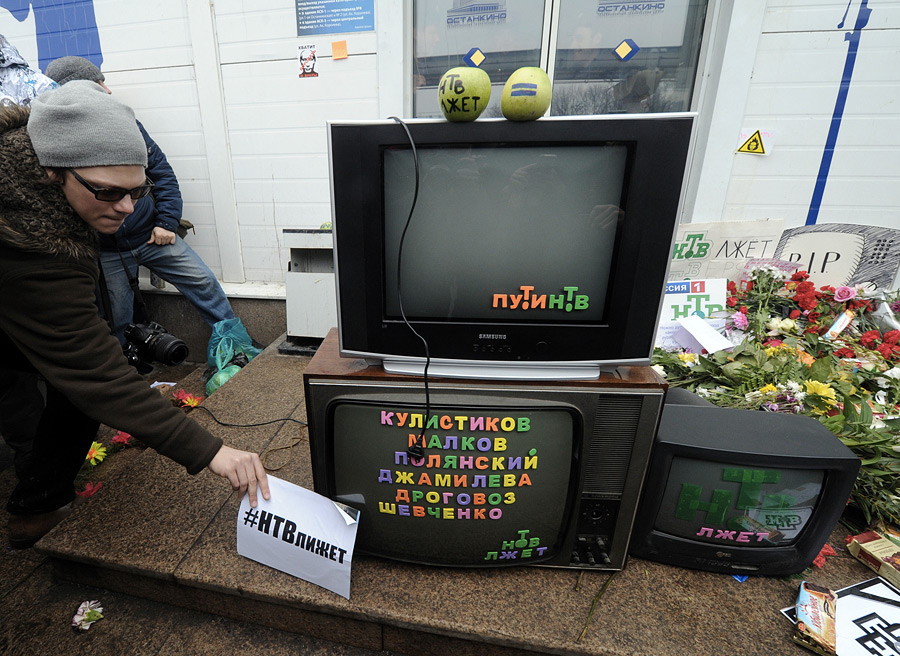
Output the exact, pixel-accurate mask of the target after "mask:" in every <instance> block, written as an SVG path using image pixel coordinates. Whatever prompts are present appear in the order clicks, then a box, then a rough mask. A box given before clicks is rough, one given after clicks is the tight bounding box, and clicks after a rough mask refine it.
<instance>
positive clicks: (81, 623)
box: [72, 600, 103, 631]
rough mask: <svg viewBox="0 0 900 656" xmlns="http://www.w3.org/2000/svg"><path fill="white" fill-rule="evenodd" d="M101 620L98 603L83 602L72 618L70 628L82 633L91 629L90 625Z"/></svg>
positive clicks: (100, 607)
mask: <svg viewBox="0 0 900 656" xmlns="http://www.w3.org/2000/svg"><path fill="white" fill-rule="evenodd" d="M100 619H103V607H102V606H101V605H100V602H99V601H96V600H94V601H83V602H81V605H80V606H79V607H78V610H77V611H76V612H75V616H74V617H73V618H72V626H74V627H75V628H77V629H81V630H82V631H87V630H88V629H89V628H91V624H93V623H94V622H96V621H97V620H100Z"/></svg>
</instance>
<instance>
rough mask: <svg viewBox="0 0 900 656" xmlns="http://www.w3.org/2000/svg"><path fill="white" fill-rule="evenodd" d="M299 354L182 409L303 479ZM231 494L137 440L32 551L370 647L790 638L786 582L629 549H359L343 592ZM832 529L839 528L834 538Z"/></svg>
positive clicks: (650, 647)
mask: <svg viewBox="0 0 900 656" xmlns="http://www.w3.org/2000/svg"><path fill="white" fill-rule="evenodd" d="M309 359H310V358H309V357H305V356H295V355H283V354H280V353H279V352H278V349H277V348H275V347H273V346H270V347H269V348H267V349H266V350H265V351H264V352H263V353H262V354H261V355H260V356H259V357H257V358H256V359H254V360H253V361H252V362H251V363H250V364H249V365H248V366H247V367H245V368H244V369H243V370H242V371H241V372H240V373H238V374H237V375H236V376H235V377H234V378H233V379H232V380H231V381H229V382H228V383H227V384H225V385H224V386H223V387H221V388H220V389H219V390H218V391H216V392H215V393H214V394H212V395H211V396H210V397H209V398H208V399H206V400H205V401H204V402H203V407H204V408H206V409H207V410H208V411H205V410H194V411H193V412H192V416H193V417H195V418H196V419H197V420H198V421H199V422H201V423H202V424H204V425H205V426H207V427H209V428H210V430H212V431H213V432H215V433H217V434H219V435H221V436H222V438H223V439H224V440H225V442H226V443H227V444H230V445H232V446H235V447H238V448H243V449H252V450H256V451H258V452H260V453H262V454H263V455H264V458H265V461H266V464H267V467H268V468H269V469H270V472H271V474H272V475H274V476H277V477H279V478H282V479H285V480H288V481H291V482H293V483H295V484H298V485H301V486H303V487H307V488H309V489H312V487H313V481H312V473H311V468H310V461H309V449H308V442H307V439H308V434H307V431H306V427H305V426H304V425H302V424H301V423H298V422H303V421H304V420H305V415H306V413H305V405H304V394H303V380H302V375H303V370H304V368H305V366H306V365H307V363H308V362H309ZM210 412H211V413H212V414H210ZM213 415H214V416H215V417H216V418H217V419H218V421H219V422H222V424H217V423H216V421H215V420H214V419H213ZM273 420H279V421H274V422H273ZM223 424H224V425H223ZM236 424H242V425H245V426H243V427H239V426H236ZM250 424H256V425H253V426H249V425H250ZM239 502H240V500H239V499H238V498H237V496H236V495H235V494H233V493H232V491H231V489H230V487H229V486H228V485H226V484H223V481H221V479H218V478H217V477H215V476H213V475H212V474H210V473H209V472H202V473H200V474H198V475H197V476H195V477H191V476H189V475H188V474H186V473H185V472H184V471H183V469H182V468H180V467H178V466H177V465H175V464H174V463H172V462H170V461H168V460H166V459H165V458H162V457H160V456H159V455H157V454H156V453H155V452H154V451H152V450H149V449H148V450H144V451H142V452H140V453H138V454H136V457H134V459H133V461H132V462H131V463H130V464H129V466H128V467H127V469H124V470H123V471H122V472H120V473H119V474H118V475H117V476H116V477H115V478H114V479H113V480H110V481H109V482H108V484H107V485H105V486H104V488H103V489H102V491H101V493H98V494H97V495H95V497H94V498H92V499H91V500H90V503H87V504H85V505H84V506H82V507H81V508H79V509H78V511H77V512H76V513H75V514H73V515H72V516H71V517H70V518H69V519H68V520H66V522H64V523H63V524H62V525H61V526H60V527H58V528H57V529H55V530H54V531H52V532H51V533H50V534H48V535H47V536H46V537H45V538H44V539H43V540H42V541H41V542H40V543H39V544H38V545H37V548H36V550H37V552H39V553H40V554H43V555H44V556H45V557H47V558H48V559H49V562H50V563H51V564H52V567H53V571H54V575H55V576H56V577H57V578H58V579H60V580H63V581H66V582H71V583H73V584H81V585H90V586H95V587H98V588H104V589H108V590H112V591H114V592H117V593H125V594H128V595H133V596H136V597H141V598H144V599H147V600H150V601H152V602H154V603H159V604H165V605H167V606H172V607H180V608H184V609H189V610H190V611H192V612H203V613H212V614H215V615H218V616H222V617H225V618H233V619H236V620H240V621H242V622H249V623H253V624H258V625H260V626H262V627H267V628H269V629H273V630H278V631H284V632H292V633H296V634H301V635H303V636H306V637H309V638H312V639H316V640H329V641H334V642H337V643H341V644H342V645H345V646H347V647H348V648H356V649H364V650H370V651H373V652H381V651H386V652H391V653H399V654H410V655H419V654H423V655H435V656H438V655H444V654H451V653H452V654H454V656H467V655H473V656H474V655H476V654H489V655H491V656H512V655H513V654H526V653H527V654H535V653H539V654H580V655H588V654H590V655H597V656H637V655H639V654H640V655H649V656H654V655H663V654H676V653H682V654H712V653H735V654H744V655H749V656H754V655H766V656H770V655H771V654H793V653H796V651H797V650H799V648H796V647H795V646H794V645H793V644H792V643H791V641H790V628H789V626H786V625H785V623H784V621H782V620H783V618H781V617H779V616H778V609H780V608H783V607H785V606H787V605H789V604H791V603H793V601H794V599H795V595H796V585H797V583H796V582H795V581H788V580H783V579H766V578H755V579H750V580H749V581H747V582H745V583H738V582H737V581H736V580H735V579H733V578H732V577H730V576H725V575H719V574H710V573H706V572H694V571H689V570H683V569H678V568H673V567H667V566H665V565H660V564H657V563H651V562H646V561H639V560H632V561H631V562H630V563H629V564H628V565H627V566H626V568H625V569H624V570H623V571H621V572H618V573H616V574H612V573H610V572H601V571H583V570H571V569H551V568H541V567H514V568H496V569H478V570H466V569H448V568H434V567H424V566H417V565H411V564H405V563H398V562H392V561H387V560H383V559H377V558H368V557H363V556H357V557H355V558H354V562H353V571H352V585H351V595H350V599H344V598H343V597H340V596H338V595H336V594H334V593H331V592H329V591H327V590H324V589H323V588H320V587H318V586H315V585H313V584H311V583H308V582H306V581H303V580H301V579H298V578H295V577H292V576H290V575H288V574H286V573H283V572H280V571H277V570H275V569H272V568H269V567H266V566H264V565H261V564H259V563H256V562H254V561H251V560H248V559H246V558H244V557H242V556H240V555H239V554H238V553H237V550H236V546H235V545H236V531H237V514H238V508H239ZM842 537H843V535H841V534H840V532H839V531H838V532H836V534H835V536H833V544H834V545H835V546H838V545H839V543H840V541H841V539H842ZM865 571H866V570H865V568H864V567H862V565H860V564H859V563H858V562H856V561H855V560H853V559H852V558H845V559H840V560H836V562H835V563H834V564H833V565H832V567H831V568H830V569H829V572H828V575H829V576H828V577H827V578H826V577H823V576H816V573H815V572H814V573H813V576H812V577H811V580H814V581H817V582H820V583H822V584H824V585H829V586H830V587H836V586H837V585H839V584H842V585H846V584H849V583H851V582H855V581H858V580H862V579H863V578H865V576H866V575H865ZM610 577H614V578H613V579H612V581H610ZM323 653H327V652H323Z"/></svg>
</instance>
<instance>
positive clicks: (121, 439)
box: [112, 431, 134, 446]
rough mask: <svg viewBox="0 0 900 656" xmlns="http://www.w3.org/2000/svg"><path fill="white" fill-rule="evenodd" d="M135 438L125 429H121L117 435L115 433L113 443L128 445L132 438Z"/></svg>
mask: <svg viewBox="0 0 900 656" xmlns="http://www.w3.org/2000/svg"><path fill="white" fill-rule="evenodd" d="M132 439H134V438H132V437H131V435H130V434H128V433H126V432H125V431H119V432H118V433H116V434H115V435H113V438H112V443H113V444H121V445H122V446H128V445H129V444H131V440H132Z"/></svg>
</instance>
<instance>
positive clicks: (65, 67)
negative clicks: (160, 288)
mask: <svg viewBox="0 0 900 656" xmlns="http://www.w3.org/2000/svg"><path fill="white" fill-rule="evenodd" d="M47 76H48V77H50V78H52V79H53V80H54V81H56V82H57V83H58V84H59V85H60V86H62V85H64V84H66V83H67V82H71V81H72V80H89V81H91V82H96V83H97V84H99V85H100V86H101V87H103V88H104V89H105V90H106V92H107V93H112V92H111V91H110V90H109V87H107V86H106V84H105V80H106V77H105V76H104V75H103V73H101V72H100V69H99V68H97V67H96V66H95V65H94V64H92V63H91V62H90V61H88V60H87V59H84V58H83V57H75V56H68V57H60V58H59V59H56V60H54V61H52V62H50V64H49V65H48V66H47ZM137 126H138V128H139V129H140V132H141V135H142V136H143V137H144V141H145V142H146V144H147V160H148V164H147V177H148V178H150V180H151V181H152V182H153V185H154V186H153V192H152V193H151V194H150V195H149V196H145V197H144V198H142V199H140V200H139V201H137V202H136V203H135V207H134V213H133V214H131V215H130V216H129V217H128V218H127V219H126V220H125V223H124V224H123V225H122V227H121V228H119V230H118V232H116V233H115V234H113V235H101V236H100V265H101V267H102V269H103V276H104V278H105V279H106V285H107V288H108V290H109V301H110V313H111V315H112V317H111V321H112V326H113V329H114V331H115V334H116V337H118V338H119V342H120V343H122V344H125V328H126V327H127V326H128V324H129V323H131V322H132V319H133V309H134V291H133V290H132V287H131V281H130V280H129V278H131V279H132V280H137V275H138V267H139V266H141V265H142V266H144V267H146V268H147V269H149V270H150V271H152V272H153V273H155V274H156V275H157V276H159V277H160V278H162V279H163V280H165V281H166V282H169V283H171V284H173V285H175V287H176V288H177V289H178V291H180V292H181V293H182V294H183V295H184V296H185V298H187V299H188V300H189V301H190V302H191V304H192V305H193V306H194V307H195V308H197V311H198V312H199V313H200V315H201V316H202V317H203V319H204V321H206V323H208V324H209V325H210V326H213V325H214V324H216V323H218V322H219V321H222V320H223V319H233V318H234V311H233V310H232V309H231V304H230V303H229V302H228V297H227V296H226V295H225V292H224V290H223V289H222V286H221V285H220V284H219V281H218V280H217V279H216V276H215V274H214V273H213V272H212V271H211V270H210V268H209V267H208V266H207V265H206V264H205V263H204V262H203V260H202V259H201V258H200V256H199V255H197V253H196V252H195V251H194V249H192V248H191V247H190V246H188V244H187V242H185V241H184V240H183V239H182V238H181V237H180V236H178V234H177V229H178V225H179V223H180V221H181V213H182V207H183V201H182V199H181V191H180V190H179V188H178V180H177V178H176V177H175V172H174V171H173V170H172V167H171V166H170V165H169V162H168V160H166V156H165V154H164V153H163V151H162V150H161V149H160V148H159V146H158V145H157V144H156V142H155V141H153V139H152V138H151V137H150V135H149V134H147V131H146V130H145V129H144V127H143V126H142V125H141V122H140V121H137ZM146 319H147V318H146V317H144V318H143V319H142V320H146Z"/></svg>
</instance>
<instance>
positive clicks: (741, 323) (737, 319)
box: [731, 312, 750, 330]
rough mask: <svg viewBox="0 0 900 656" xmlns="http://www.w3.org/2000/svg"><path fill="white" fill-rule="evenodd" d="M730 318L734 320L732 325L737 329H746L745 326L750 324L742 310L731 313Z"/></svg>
mask: <svg viewBox="0 0 900 656" xmlns="http://www.w3.org/2000/svg"><path fill="white" fill-rule="evenodd" d="M731 320H732V321H733V322H734V327H735V328H737V329H738V330H747V326H749V325H750V321H749V320H748V319H747V315H746V314H744V313H743V312H735V313H734V314H732V315H731Z"/></svg>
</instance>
